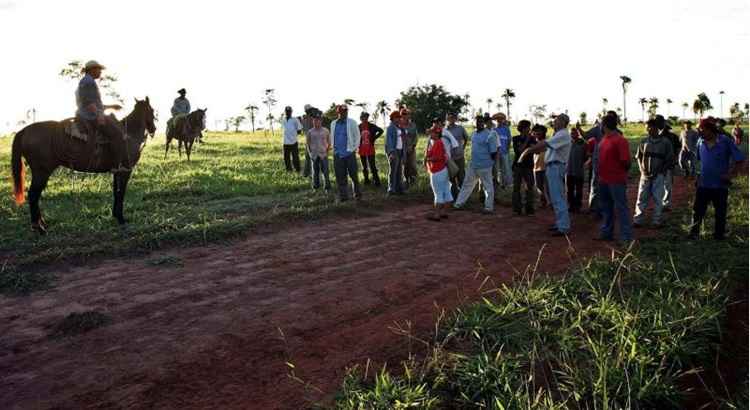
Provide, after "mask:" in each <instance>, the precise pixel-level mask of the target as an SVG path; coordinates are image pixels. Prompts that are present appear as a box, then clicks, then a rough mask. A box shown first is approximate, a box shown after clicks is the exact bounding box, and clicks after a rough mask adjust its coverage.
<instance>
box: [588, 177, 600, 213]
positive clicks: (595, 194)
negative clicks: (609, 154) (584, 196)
mask: <svg viewBox="0 0 750 410" xmlns="http://www.w3.org/2000/svg"><path fill="white" fill-rule="evenodd" d="M590 180H591V184H590V185H589V210H590V211H592V212H594V213H595V214H601V213H602V211H601V203H600V202H599V198H600V197H601V195H600V194H599V176H598V175H597V174H596V170H595V169H593V167H592V170H591V177H590Z"/></svg>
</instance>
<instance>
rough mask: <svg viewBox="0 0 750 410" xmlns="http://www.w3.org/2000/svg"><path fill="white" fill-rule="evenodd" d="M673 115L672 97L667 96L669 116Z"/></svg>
mask: <svg viewBox="0 0 750 410" xmlns="http://www.w3.org/2000/svg"><path fill="white" fill-rule="evenodd" d="M670 115H672V99H671V98H667V118H669V116H670Z"/></svg>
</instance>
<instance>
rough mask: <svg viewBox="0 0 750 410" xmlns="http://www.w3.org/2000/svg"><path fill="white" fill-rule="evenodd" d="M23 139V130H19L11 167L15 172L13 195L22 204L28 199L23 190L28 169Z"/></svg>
mask: <svg viewBox="0 0 750 410" xmlns="http://www.w3.org/2000/svg"><path fill="white" fill-rule="evenodd" d="M22 140H23V130H21V131H19V132H18V133H17V134H16V136H15V138H14V139H13V153H12V154H11V159H10V167H11V170H12V173H13V197H14V198H15V199H16V205H22V204H23V203H24V201H26V198H25V195H24V192H23V180H24V176H25V174H26V169H25V167H24V166H23V160H22V159H21V143H22Z"/></svg>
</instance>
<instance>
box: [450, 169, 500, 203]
mask: <svg viewBox="0 0 750 410" xmlns="http://www.w3.org/2000/svg"><path fill="white" fill-rule="evenodd" d="M480 180H481V181H482V189H483V190H484V209H486V210H488V211H492V210H493V209H494V207H495V187H494V186H493V185H492V167H489V168H480V169H475V168H473V167H469V168H468V169H467V170H466V177H465V178H464V182H463V184H461V192H459V193H458V199H457V200H456V203H455V205H454V206H455V207H457V208H459V207H461V206H463V205H464V204H465V203H466V200H467V199H469V196H471V193H472V192H474V187H475V186H476V185H477V182H479V181H480Z"/></svg>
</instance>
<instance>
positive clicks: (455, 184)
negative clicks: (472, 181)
mask: <svg viewBox="0 0 750 410" xmlns="http://www.w3.org/2000/svg"><path fill="white" fill-rule="evenodd" d="M453 161H454V162H455V163H456V165H458V173H457V174H456V176H454V177H453V178H451V194H452V195H453V197H454V198H457V197H458V192H459V191H460V190H461V184H463V182H464V178H465V177H466V158H463V157H461V158H454V159H453Z"/></svg>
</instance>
